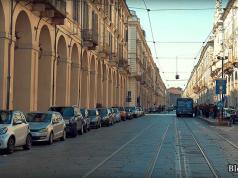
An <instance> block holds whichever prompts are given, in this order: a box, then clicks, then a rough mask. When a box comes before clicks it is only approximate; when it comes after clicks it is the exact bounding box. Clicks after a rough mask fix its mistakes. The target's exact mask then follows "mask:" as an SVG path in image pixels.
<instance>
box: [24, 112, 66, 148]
mask: <svg viewBox="0 0 238 178" xmlns="http://www.w3.org/2000/svg"><path fill="white" fill-rule="evenodd" d="M26 119H27V122H28V123H29V126H30V131H31V135H32V140H33V141H35V142H47V143H48V144H50V145H51V144H52V143H53V141H54V140H56V139H60V140H62V141H64V140H65V139H66V125H65V121H64V119H63V117H62V115H61V114H60V113H59V112H52V111H48V112H30V113H27V114H26Z"/></svg>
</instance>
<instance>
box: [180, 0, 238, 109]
mask: <svg viewBox="0 0 238 178" xmlns="http://www.w3.org/2000/svg"><path fill="white" fill-rule="evenodd" d="M237 5H238V1H237V0H230V1H229V2H228V4H227V6H226V8H225V10H224V11H222V1H221V0H217V1H216V13H215V20H214V26H213V31H212V32H213V33H212V34H211V36H210V39H209V40H208V42H206V44H205V46H204V47H203V50H202V52H201V56H200V58H199V62H198V64H197V65H196V67H195V68H194V70H193V73H192V74H191V77H190V80H189V82H188V84H187V87H186V89H185V91H184V95H185V96H190V97H192V98H194V99H195V100H196V101H197V102H198V103H199V104H203V103H208V104H216V103H217V102H218V101H220V100H221V96H220V95H216V93H215V81H216V79H219V78H222V77H223V78H224V79H226V81H227V86H226V95H225V96H224V101H225V107H234V108H237V106H238V77H237V76H238V73H237V72H238V69H237V68H238V54H237V52H238V45H237V41H238V20H237V19H238V18H237V17H238V13H237ZM206 56H207V57H206ZM222 59H223V76H222Z"/></svg>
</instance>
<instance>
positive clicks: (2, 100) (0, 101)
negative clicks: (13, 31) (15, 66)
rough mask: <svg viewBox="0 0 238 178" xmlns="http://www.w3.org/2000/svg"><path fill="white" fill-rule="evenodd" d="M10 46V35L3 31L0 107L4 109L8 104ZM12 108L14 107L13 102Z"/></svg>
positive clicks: (0, 53)
mask: <svg viewBox="0 0 238 178" xmlns="http://www.w3.org/2000/svg"><path fill="white" fill-rule="evenodd" d="M8 46H9V37H8V36H7V34H6V33H3V32H1V33H0V108H2V109H6V104H7V75H8V74H7V68H8ZM13 46H14V43H13V45H12V48H13ZM11 56H12V55H11ZM10 96H11V95H10ZM11 101H12V99H11ZM11 108H12V103H11Z"/></svg>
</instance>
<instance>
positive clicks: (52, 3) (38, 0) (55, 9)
mask: <svg viewBox="0 0 238 178" xmlns="http://www.w3.org/2000/svg"><path fill="white" fill-rule="evenodd" d="M30 2H32V3H33V4H34V5H33V6H32V10H33V11H37V12H40V16H41V17H45V18H51V20H52V23H53V24H55V25H63V24H64V19H65V18H66V0H31V1H30Z"/></svg>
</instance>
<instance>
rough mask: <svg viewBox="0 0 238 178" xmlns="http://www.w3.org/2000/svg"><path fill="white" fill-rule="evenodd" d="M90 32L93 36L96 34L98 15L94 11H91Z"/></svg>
mask: <svg viewBox="0 0 238 178" xmlns="http://www.w3.org/2000/svg"><path fill="white" fill-rule="evenodd" d="M92 30H93V34H94V35H97V34H98V15H97V14H96V13H95V12H94V11H92Z"/></svg>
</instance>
